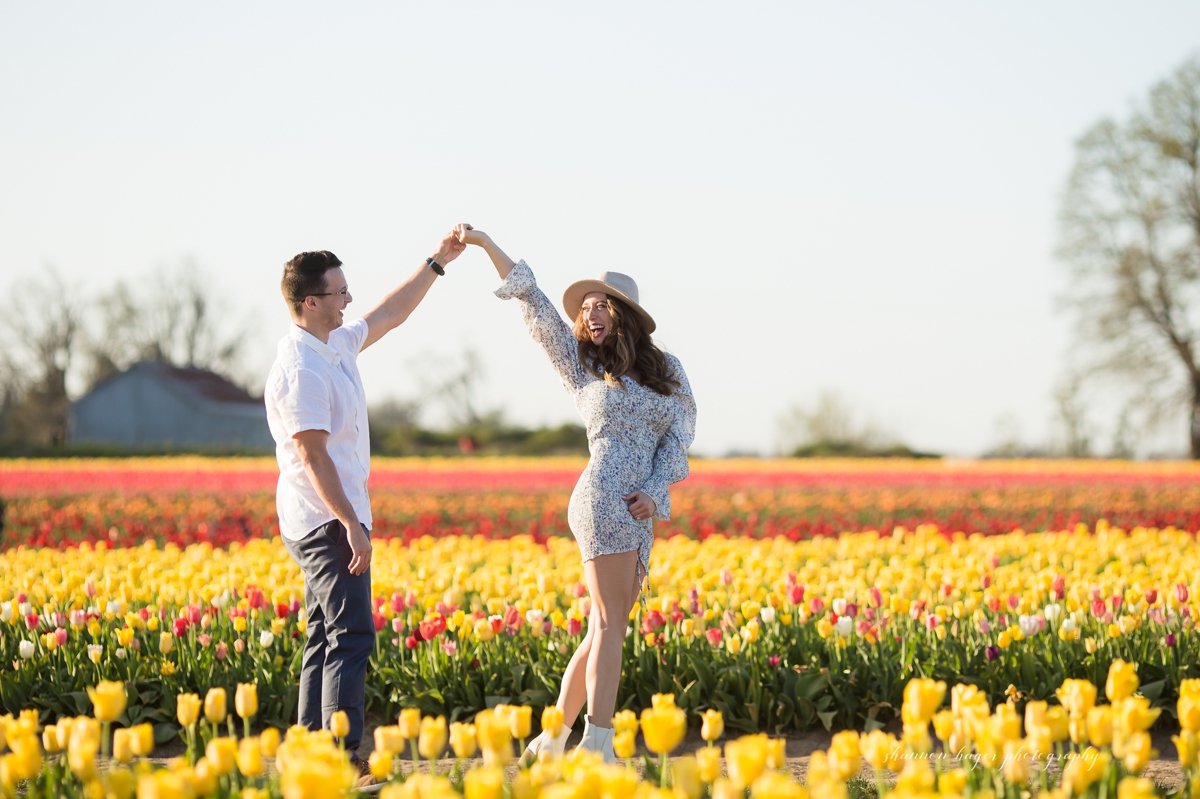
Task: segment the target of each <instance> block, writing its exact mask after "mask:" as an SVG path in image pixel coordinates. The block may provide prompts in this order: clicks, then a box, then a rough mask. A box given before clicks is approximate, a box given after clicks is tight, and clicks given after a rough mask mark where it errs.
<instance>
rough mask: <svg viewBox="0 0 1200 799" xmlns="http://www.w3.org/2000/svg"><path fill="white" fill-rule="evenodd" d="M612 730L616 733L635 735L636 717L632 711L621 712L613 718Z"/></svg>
mask: <svg viewBox="0 0 1200 799" xmlns="http://www.w3.org/2000/svg"><path fill="white" fill-rule="evenodd" d="M612 724H613V729H614V730H616V731H617V732H626V731H628V732H632V733H634V734H637V731H638V717H637V713H634V712H633V711H632V710H622V711H621V712H619V713H617V714H616V715H614V716H613V720H612Z"/></svg>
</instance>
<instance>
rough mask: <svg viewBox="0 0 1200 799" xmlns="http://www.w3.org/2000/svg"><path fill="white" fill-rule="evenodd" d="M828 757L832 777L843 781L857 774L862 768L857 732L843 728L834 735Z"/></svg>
mask: <svg viewBox="0 0 1200 799" xmlns="http://www.w3.org/2000/svg"><path fill="white" fill-rule="evenodd" d="M828 758H829V772H830V775H831V776H832V777H833V779H835V780H837V781H839V782H845V781H846V780H848V779H850V778H851V777H856V776H858V772H859V771H860V770H861V769H862V756H861V754H860V752H859V748H858V733H856V732H854V731H853V730H844V731H842V732H839V733H837V734H836V735H834V736H833V741H832V744H831V745H830V747H829V752H828ZM780 765H782V764H780ZM778 767H779V766H777V768H778Z"/></svg>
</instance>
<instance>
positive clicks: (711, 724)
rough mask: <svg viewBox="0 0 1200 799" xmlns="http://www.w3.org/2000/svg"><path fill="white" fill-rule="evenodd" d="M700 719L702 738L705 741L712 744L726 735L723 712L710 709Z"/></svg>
mask: <svg viewBox="0 0 1200 799" xmlns="http://www.w3.org/2000/svg"><path fill="white" fill-rule="evenodd" d="M700 718H701V719H702V721H701V722H700V737H701V738H703V739H704V740H706V741H708V742H709V743H712V742H713V741H715V740H717V739H718V738H720V737H721V736H722V735H723V734H724V733H725V717H724V716H723V715H721V711H719V710H713V709H712V708H710V709H708V710H706V711H704V713H703V714H702V715H701V717H700Z"/></svg>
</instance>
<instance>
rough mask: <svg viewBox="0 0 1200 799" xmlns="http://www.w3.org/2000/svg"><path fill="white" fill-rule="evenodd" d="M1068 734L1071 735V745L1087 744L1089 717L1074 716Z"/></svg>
mask: <svg viewBox="0 0 1200 799" xmlns="http://www.w3.org/2000/svg"><path fill="white" fill-rule="evenodd" d="M1068 732H1069V733H1070V737H1071V743H1073V744H1083V743H1087V740H1088V731H1087V716H1081V717H1075V716H1072V717H1071V721H1070V724H1069V725H1068Z"/></svg>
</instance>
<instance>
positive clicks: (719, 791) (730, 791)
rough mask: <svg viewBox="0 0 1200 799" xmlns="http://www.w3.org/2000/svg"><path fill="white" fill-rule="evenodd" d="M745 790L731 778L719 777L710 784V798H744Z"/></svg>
mask: <svg viewBox="0 0 1200 799" xmlns="http://www.w3.org/2000/svg"><path fill="white" fill-rule="evenodd" d="M745 795H746V790H745V788H743V787H742V786H740V785H734V783H733V780H727V779H725V778H721V779H719V780H717V781H716V782H714V783H713V785H712V799H744V797H745Z"/></svg>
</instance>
